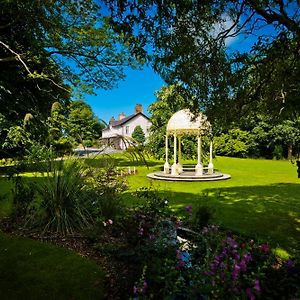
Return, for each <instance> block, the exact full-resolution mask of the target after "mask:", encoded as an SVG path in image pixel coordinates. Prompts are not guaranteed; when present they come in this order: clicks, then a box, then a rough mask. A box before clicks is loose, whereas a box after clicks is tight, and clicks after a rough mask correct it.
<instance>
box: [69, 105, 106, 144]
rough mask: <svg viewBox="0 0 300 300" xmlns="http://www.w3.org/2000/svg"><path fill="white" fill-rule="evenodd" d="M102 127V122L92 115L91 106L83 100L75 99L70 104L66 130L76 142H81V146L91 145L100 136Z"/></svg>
mask: <svg viewBox="0 0 300 300" xmlns="http://www.w3.org/2000/svg"><path fill="white" fill-rule="evenodd" d="M103 128H104V123H102V122H101V121H100V120H99V119H98V118H97V117H96V116H95V115H94V113H93V111H92V109H91V107H90V106H89V105H87V104H86V103H85V102H84V101H81V100H77V101H73V102H72V103H71V104H70V107H69V114H68V117H67V131H68V135H69V136H70V137H72V138H73V139H74V141H75V142H76V143H79V144H82V145H83V147H85V146H91V145H93V143H95V141H96V140H97V139H98V138H99V137H100V136H101V130H102V129H103Z"/></svg>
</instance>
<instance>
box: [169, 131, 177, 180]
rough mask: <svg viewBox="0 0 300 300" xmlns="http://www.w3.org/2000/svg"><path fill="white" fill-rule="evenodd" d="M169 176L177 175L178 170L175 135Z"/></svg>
mask: <svg viewBox="0 0 300 300" xmlns="http://www.w3.org/2000/svg"><path fill="white" fill-rule="evenodd" d="M171 175H178V168H177V139H176V133H174V162H173V165H172V167H171Z"/></svg>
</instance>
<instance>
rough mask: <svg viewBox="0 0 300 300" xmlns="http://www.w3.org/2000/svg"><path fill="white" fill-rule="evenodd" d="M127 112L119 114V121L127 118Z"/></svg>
mask: <svg viewBox="0 0 300 300" xmlns="http://www.w3.org/2000/svg"><path fill="white" fill-rule="evenodd" d="M125 117H126V116H125V114H124V113H123V112H122V113H120V114H119V121H121V120H123V119H124V118H125Z"/></svg>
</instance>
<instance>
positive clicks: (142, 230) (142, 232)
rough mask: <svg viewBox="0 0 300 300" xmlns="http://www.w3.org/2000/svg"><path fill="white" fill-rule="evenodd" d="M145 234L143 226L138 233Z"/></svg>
mask: <svg viewBox="0 0 300 300" xmlns="http://www.w3.org/2000/svg"><path fill="white" fill-rule="evenodd" d="M143 234H144V228H143V227H141V228H140V229H139V232H138V235H139V236H142V235H143Z"/></svg>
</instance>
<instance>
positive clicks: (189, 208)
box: [185, 204, 193, 212]
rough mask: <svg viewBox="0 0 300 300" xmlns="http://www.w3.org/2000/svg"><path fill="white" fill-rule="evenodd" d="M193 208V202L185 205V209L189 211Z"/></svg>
mask: <svg viewBox="0 0 300 300" xmlns="http://www.w3.org/2000/svg"><path fill="white" fill-rule="evenodd" d="M192 209H193V206H192V205H191V204H189V205H187V206H186V207H185V210H186V211H188V212H191V211H192Z"/></svg>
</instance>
